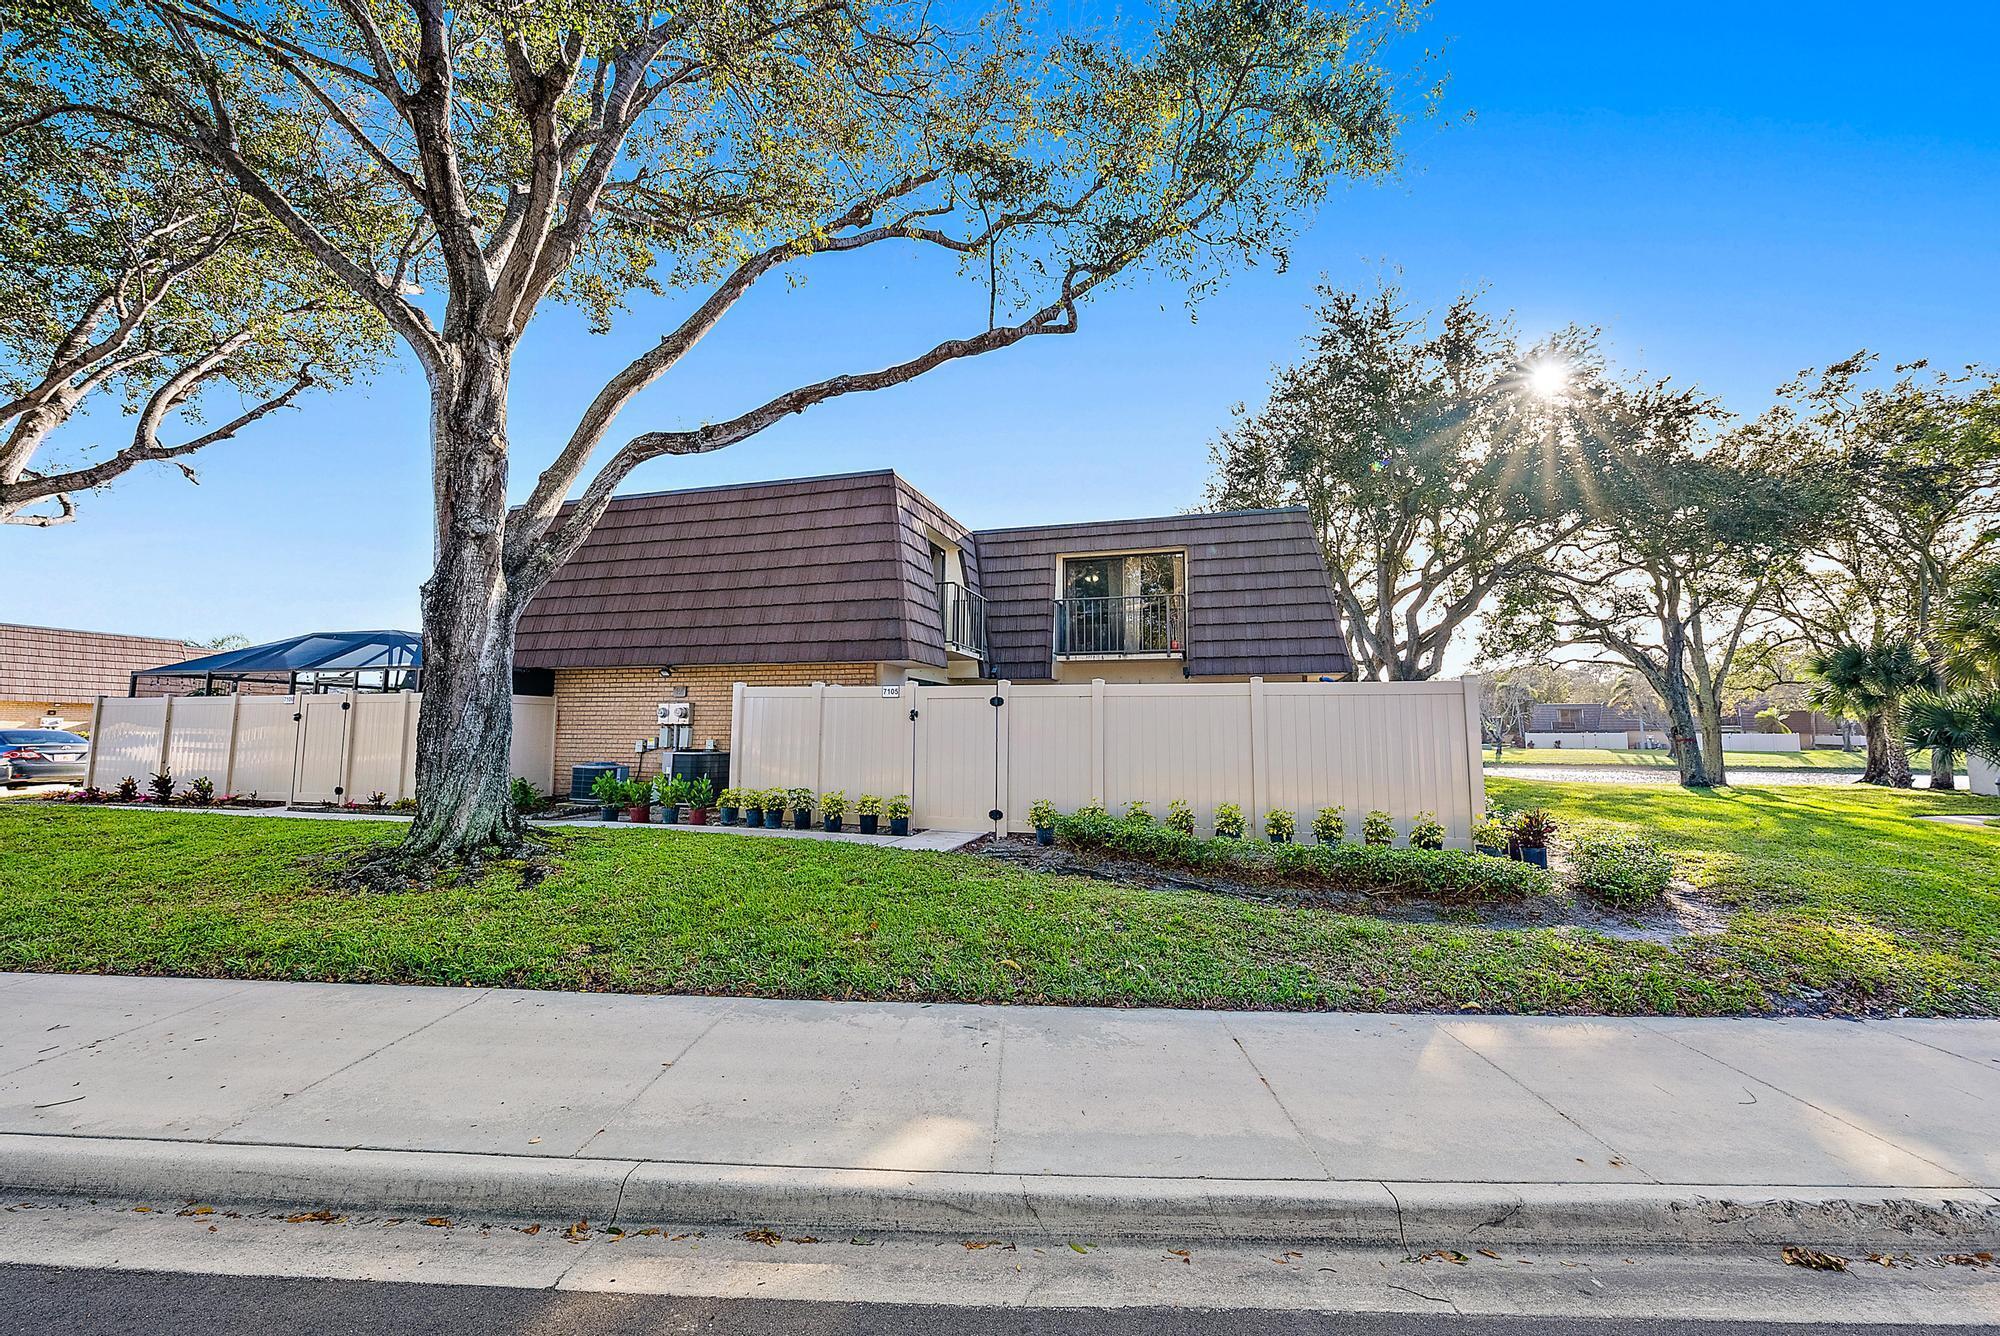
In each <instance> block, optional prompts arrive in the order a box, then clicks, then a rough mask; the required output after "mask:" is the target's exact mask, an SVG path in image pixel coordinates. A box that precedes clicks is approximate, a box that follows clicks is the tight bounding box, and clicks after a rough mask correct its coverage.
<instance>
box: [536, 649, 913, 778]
mask: <svg viewBox="0 0 2000 1336" xmlns="http://www.w3.org/2000/svg"><path fill="white" fill-rule="evenodd" d="M555 677H556V775H555V779H556V788H557V790H558V791H559V792H562V793H567V792H569V772H570V767H572V766H577V765H583V764H586V763H588V762H591V761H614V762H619V763H622V764H626V765H629V764H631V763H632V760H633V756H632V743H633V741H634V740H635V739H638V738H646V737H651V736H653V734H655V733H657V732H658V731H659V724H658V719H659V710H658V707H659V705H660V703H661V702H662V701H671V700H678V699H680V697H677V696H676V695H675V694H674V689H675V688H676V687H686V688H687V697H686V699H687V700H688V702H689V703H690V704H692V705H693V706H694V730H693V731H694V745H695V746H697V747H700V746H704V745H706V743H707V740H708V739H709V738H714V739H715V745H716V746H717V747H719V748H724V749H727V748H728V746H729V736H730V723H731V721H730V707H731V704H732V702H733V688H734V687H735V685H736V683H738V682H747V683H749V684H750V685H751V686H758V687H793V686H810V685H812V684H813V683H814V682H828V683H832V684H834V685H838V686H864V687H865V686H872V685H874V684H875V683H876V682H877V681H879V680H880V669H879V667H878V665H876V664H873V663H777V664H772V663H763V664H755V663H752V664H723V665H720V666H686V667H676V668H675V669H674V675H673V676H672V677H670V678H663V677H661V676H660V672H659V669H657V668H558V669H556V674H555ZM640 773H641V776H642V777H643V776H645V775H657V774H658V773H660V755H659V753H658V752H651V753H648V754H647V756H646V758H645V765H644V768H643V770H642V771H641V772H640Z"/></svg>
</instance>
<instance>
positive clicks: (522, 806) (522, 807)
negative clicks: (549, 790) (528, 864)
mask: <svg viewBox="0 0 2000 1336" xmlns="http://www.w3.org/2000/svg"><path fill="white" fill-rule="evenodd" d="M384 796H385V795H383V794H380V793H377V794H374V795H372V796H370V798H369V801H370V802H372V803H374V804H375V805H376V806H377V807H380V806H381V805H382V801H383V798H384ZM507 797H508V798H509V799H510V800H512V802H513V804H514V810H515V811H517V812H519V813H520V814H521V815H523V816H526V815H527V814H528V813H530V812H539V811H541V810H542V802H543V798H542V792H541V790H540V789H538V788H536V787H535V785H534V781H532V780H529V779H524V778H522V777H521V776H520V775H516V776H514V779H513V782H512V783H510V784H508V785H507Z"/></svg>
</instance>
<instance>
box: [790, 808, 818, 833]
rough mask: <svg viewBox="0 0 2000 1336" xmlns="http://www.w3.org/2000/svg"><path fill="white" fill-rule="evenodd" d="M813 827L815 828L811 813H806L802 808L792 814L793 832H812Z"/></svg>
mask: <svg viewBox="0 0 2000 1336" xmlns="http://www.w3.org/2000/svg"><path fill="white" fill-rule="evenodd" d="M812 826H813V814H812V813H811V812H809V811H806V810H805V809H804V808H800V809H797V810H795V811H794V812H793V813H792V829H793V830H811V829H812Z"/></svg>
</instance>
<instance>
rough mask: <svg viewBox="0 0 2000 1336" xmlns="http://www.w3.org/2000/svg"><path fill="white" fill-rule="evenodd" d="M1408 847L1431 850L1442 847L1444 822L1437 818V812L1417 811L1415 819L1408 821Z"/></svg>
mask: <svg viewBox="0 0 2000 1336" xmlns="http://www.w3.org/2000/svg"><path fill="white" fill-rule="evenodd" d="M1410 847H1411V848H1412V849H1433V850H1435V849H1442V848H1444V822H1442V821H1440V820H1438V819H1437V813H1435V812H1419V813H1417V819H1416V820H1415V821H1412V822H1411V823H1410Z"/></svg>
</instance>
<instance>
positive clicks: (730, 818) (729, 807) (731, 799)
mask: <svg viewBox="0 0 2000 1336" xmlns="http://www.w3.org/2000/svg"><path fill="white" fill-rule="evenodd" d="M742 809H743V790H742V789H724V790H723V791H722V800H721V801H720V802H719V803H718V804H717V805H716V809H715V819H716V820H717V821H718V822H720V823H721V824H722V825H725V826H733V825H735V824H736V814H737V813H738V812H739V811H741V810H742Z"/></svg>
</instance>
